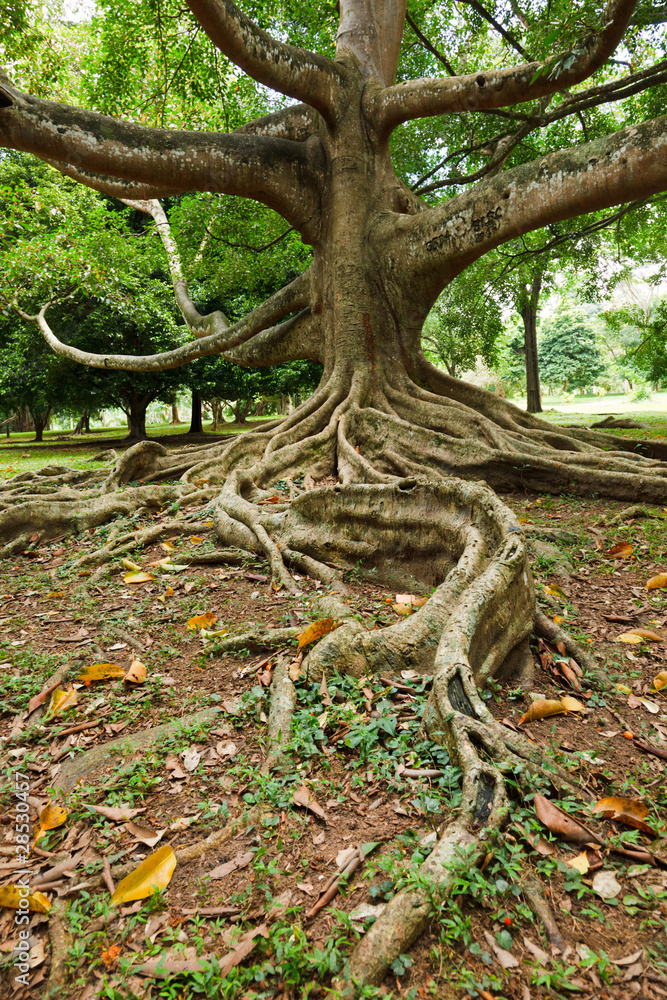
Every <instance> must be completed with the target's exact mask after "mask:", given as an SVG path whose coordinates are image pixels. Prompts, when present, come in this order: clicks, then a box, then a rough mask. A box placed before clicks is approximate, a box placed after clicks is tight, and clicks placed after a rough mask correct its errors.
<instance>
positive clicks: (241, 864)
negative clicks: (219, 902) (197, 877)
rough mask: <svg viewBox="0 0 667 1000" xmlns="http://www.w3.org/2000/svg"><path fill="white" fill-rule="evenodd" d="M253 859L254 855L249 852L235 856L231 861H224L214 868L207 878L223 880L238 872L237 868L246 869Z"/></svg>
mask: <svg viewBox="0 0 667 1000" xmlns="http://www.w3.org/2000/svg"><path fill="white" fill-rule="evenodd" d="M254 857H255V855H254V854H253V853H252V852H251V851H248V852H247V853H245V854H237V855H236V857H235V858H232V860H231V861H226V862H225V863H224V864H222V865H218V866H217V867H216V868H214V869H213V871H210V872H209V873H208V877H209V878H215V879H221V878H225V876H227V875H231V873H232V872H235V871H238V870H239V868H247V867H248V865H249V864H250V862H251V861H252V859H253V858H254Z"/></svg>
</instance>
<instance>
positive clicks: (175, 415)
mask: <svg viewBox="0 0 667 1000" xmlns="http://www.w3.org/2000/svg"><path fill="white" fill-rule="evenodd" d="M171 422H172V424H182V423H183V421H182V420H181V418H180V417H179V415H178V406H177V404H176V403H172V404H171Z"/></svg>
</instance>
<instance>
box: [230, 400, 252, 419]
mask: <svg viewBox="0 0 667 1000" xmlns="http://www.w3.org/2000/svg"><path fill="white" fill-rule="evenodd" d="M252 403H253V401H252V399H237V400H236V402H235V403H234V423H236V424H246V423H247V422H248V419H247V418H248V412H249V410H250V407H251V406H252Z"/></svg>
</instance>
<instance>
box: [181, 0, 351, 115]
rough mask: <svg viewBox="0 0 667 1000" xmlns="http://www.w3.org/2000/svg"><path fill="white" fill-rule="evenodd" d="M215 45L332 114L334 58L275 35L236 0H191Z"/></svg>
mask: <svg viewBox="0 0 667 1000" xmlns="http://www.w3.org/2000/svg"><path fill="white" fill-rule="evenodd" d="M187 5H188V7H189V8H190V10H191V11H192V13H193V14H194V15H195V17H196V18H197V20H198V21H199V23H200V24H201V26H202V28H203V29H204V31H205V32H206V34H207V35H208V37H209V38H210V39H211V41H212V42H213V44H214V45H216V46H217V48H219V49H220V51H221V52H224V54H225V55H226V56H227V58H228V59H231V60H232V62H234V63H236V65H237V66H239V67H240V68H241V69H242V70H243V71H244V72H245V73H247V74H248V75H249V76H251V77H253V79H254V80H257V81H258V83H263V84H264V85H265V86H267V87H271V88H273V90H278V91H279V92H280V93H281V94H286V95H287V96H288V97H294V98H296V99H297V100H299V101H304V102H305V103H306V104H309V105H310V106H311V107H313V108H315V110H316V111H319V112H320V114H321V115H322V116H323V117H324V118H327V119H330V118H333V115H334V109H335V103H336V93H337V90H338V84H339V81H340V76H339V70H338V68H337V67H336V65H335V63H333V62H332V61H331V60H330V59H327V58H326V56H322V55H320V54H319V53H316V52H310V51H308V50H307V49H300V48H297V47H296V46H294V45H286V44H285V43H284V42H279V41H278V40H277V39H275V38H272V37H271V35H269V34H268V33H267V32H266V31H263V30H262V29H261V28H259V27H258V26H257V25H256V24H255V23H254V22H253V21H251V20H250V18H249V17H246V15H245V14H244V13H242V11H240V10H239V8H238V7H237V6H236V4H234V3H232V0H187Z"/></svg>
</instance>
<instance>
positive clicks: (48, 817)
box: [33, 802, 69, 846]
mask: <svg viewBox="0 0 667 1000" xmlns="http://www.w3.org/2000/svg"><path fill="white" fill-rule="evenodd" d="M68 816H69V813H68V812H67V810H66V809H63V807H62V806H57V805H55V804H54V803H53V802H49V804H48V805H47V806H46V807H45V808H44V809H42V811H41V813H40V814H39V826H38V828H37V832H36V834H35V839H34V841H33V846H34V845H35V844H36V843H37V841H38V840H39V839H40V837H42V836H43V835H44V834H45V833H47V831H49V830H55V829H56V828H57V827H59V826H62V825H63V823H64V822H65V821H66V819H67V817H68Z"/></svg>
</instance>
